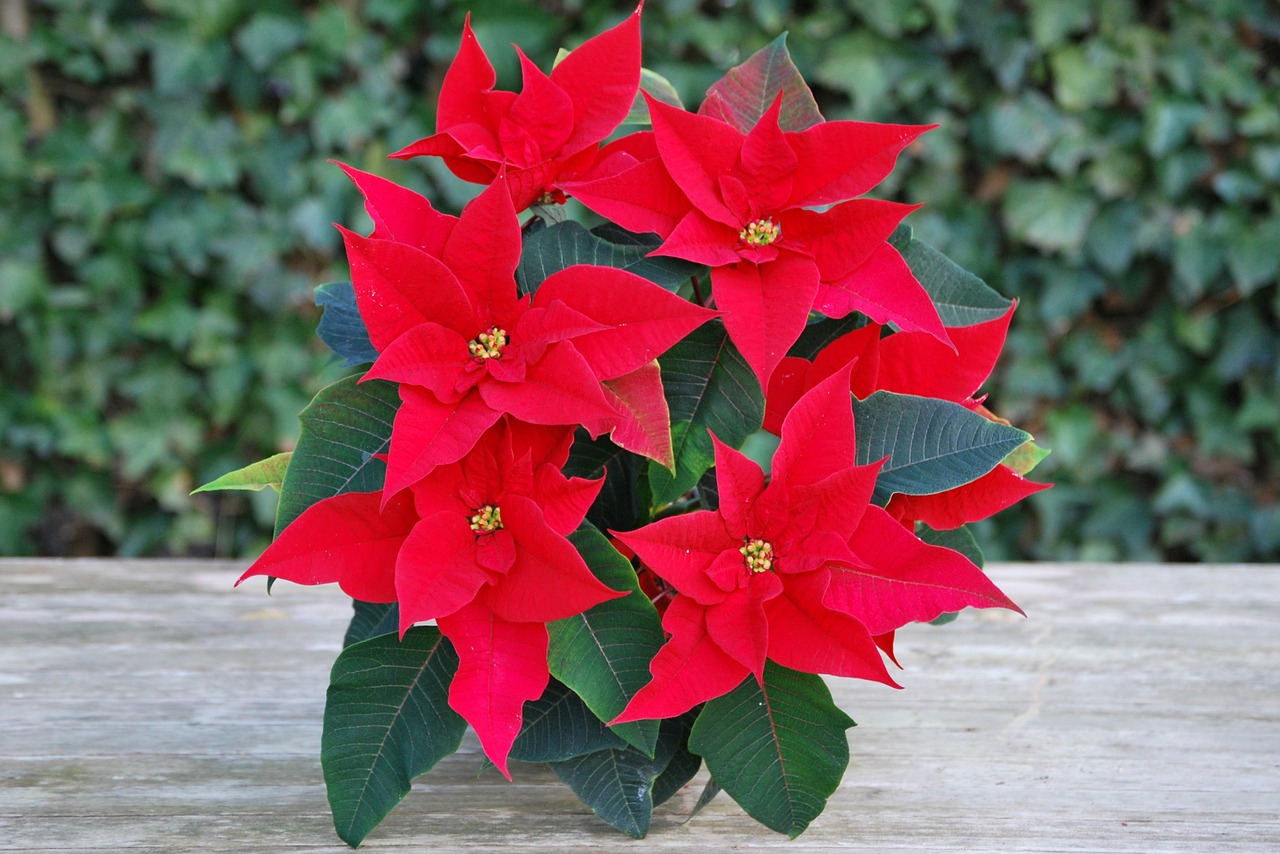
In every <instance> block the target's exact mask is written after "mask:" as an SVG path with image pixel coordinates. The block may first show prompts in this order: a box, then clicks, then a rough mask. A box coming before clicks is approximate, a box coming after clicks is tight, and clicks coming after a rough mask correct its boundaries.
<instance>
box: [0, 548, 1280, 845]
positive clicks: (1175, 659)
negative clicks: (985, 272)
mask: <svg viewBox="0 0 1280 854" xmlns="http://www.w3.org/2000/svg"><path fill="white" fill-rule="evenodd" d="M238 568H239V565H236V564H232V563H213V562H137V561H87V560H85V561H31V560H8V561H0V850H5V851H10V850H25V851H58V852H63V851H91V850H100V851H118V850H121V849H134V848H136V849H143V850H153V851H236V852H280V851H316V852H319V851H332V852H340V851H344V850H348V849H346V848H345V846H344V845H342V843H341V842H339V841H338V839H337V838H336V837H335V836H334V835H333V830H332V827H331V825H330V820H329V813H328V807H327V804H326V801H325V793H324V784H323V781H322V778H321V773H320V765H319V758H318V752H319V741H320V719H321V710H322V707H323V703H324V693H325V687H326V683H327V677H328V670H329V667H330V665H331V663H332V661H333V658H334V656H335V654H336V652H337V649H338V646H339V643H340V640H341V637H342V632H343V629H344V628H345V625H346V621H347V616H348V611H349V605H348V603H347V601H345V600H344V599H343V598H342V596H341V594H340V593H339V592H338V591H337V590H335V589H308V588H299V587H295V586H292V585H289V584H281V585H280V586H279V587H277V588H276V593H275V594H274V595H273V596H272V597H270V598H268V597H267V596H265V595H264V594H263V592H262V589H261V587H259V586H256V585H255V586H253V587H251V588H245V589H239V590H232V589H231V582H232V581H233V580H234V579H235V578H236V576H237V570H238ZM989 569H990V573H991V575H992V576H993V577H994V579H995V580H996V581H997V582H998V583H999V584H1001V585H1002V586H1003V587H1004V589H1005V591H1006V592H1008V593H1009V594H1010V595H1011V596H1012V597H1013V598H1014V599H1015V600H1016V601H1018V602H1019V603H1020V604H1021V605H1022V606H1023V607H1024V608H1025V609H1026V611H1027V613H1028V614H1029V615H1030V617H1029V619H1025V620H1024V619H1023V618H1021V617H1018V616H1016V615H1014V614H1010V613H1004V612H992V611H986V612H967V613H965V614H964V615H962V616H961V618H960V619H959V620H958V621H957V622H956V623H953V624H952V625H950V626H947V627H945V628H934V627H931V626H916V627H912V628H910V629H907V630H904V631H903V632H902V633H901V634H900V639H899V651H900V658H901V661H902V663H903V664H904V665H905V667H906V670H905V671H904V672H903V673H901V674H899V677H898V678H899V681H901V682H902V683H903V684H904V685H905V686H906V690H904V691H894V690H892V689H889V688H885V687H883V686H879V685H871V684H861V683H857V682H853V681H848V680H833V689H834V691H835V693H836V698H837V701H838V702H839V703H840V705H841V706H842V707H843V708H845V709H846V710H847V711H849V712H850V713H851V714H852V715H853V716H854V717H855V718H856V719H857V721H858V723H859V724H860V726H859V727H858V728H857V729H854V730H851V731H850V738H851V746H852V753H853V759H852V762H851V764H850V768H849V771H848V772H847V774H846V775H845V779H844V783H843V785H842V786H841V788H840V790H839V791H838V792H836V794H835V795H834V796H833V797H832V799H831V802H830V804H829V805H828V807H827V811H826V813H825V814H824V815H823V816H822V817H821V818H819V819H818V820H817V821H816V822H814V824H813V825H812V827H811V828H810V829H809V831H808V832H807V833H805V834H804V835H803V836H801V837H800V838H799V839H798V840H796V841H794V842H788V841H787V840H786V839H785V838H783V837H780V836H777V835H775V834H773V833H771V832H769V831H767V830H765V829H763V828H761V827H759V826H758V825H756V824H754V823H753V822H752V821H751V820H750V819H748V818H747V817H746V816H745V815H743V814H742V813H741V812H740V810H739V809H738V808H737V807H736V806H735V805H734V804H733V803H732V801H730V800H729V798H728V797H726V796H723V795H722V796H721V797H720V798H718V799H717V800H716V801H714V802H713V803H712V804H711V806H710V807H708V808H707V809H706V810H705V811H704V812H703V813H701V814H700V815H698V816H697V817H696V818H694V819H693V820H692V821H686V820H687V818H688V815H689V813H690V811H691V809H692V807H693V804H694V801H695V800H696V798H697V794H698V791H699V790H700V788H701V784H702V782H704V781H705V778H706V777H705V771H704V772H703V774H700V775H699V777H698V778H695V780H694V782H693V784H691V785H690V786H689V787H687V788H686V789H685V790H684V791H683V792H681V793H680V794H679V795H677V796H676V797H675V798H673V799H672V800H671V801H670V802H669V803H667V804H665V805H663V806H661V807H659V808H658V810H657V812H656V814H655V816H654V822H653V828H652V830H651V832H650V834H649V838H648V839H647V840H646V841H645V842H643V843H634V842H632V841H630V840H628V839H627V838H625V837H623V836H621V835H619V834H617V833H616V832H615V831H613V830H611V829H610V828H608V827H606V826H605V825H603V824H602V823H600V822H599V821H598V820H597V819H596V818H595V817H594V816H592V815H591V814H590V813H589V812H588V811H587V810H586V809H585V808H584V807H582V806H581V805H580V804H579V803H578V802H577V801H576V800H575V799H574V797H573V795H572V794H571V793H570V792H569V791H568V790H567V789H565V788H564V787H562V786H561V785H560V784H559V782H558V781H557V780H556V779H555V777H554V776H553V775H552V774H551V773H550V772H549V771H547V770H546V769H544V768H541V767H536V766H516V769H515V782H514V783H507V782H505V781H503V780H502V779H501V778H500V777H499V776H498V775H497V774H496V773H494V772H492V771H490V772H488V773H479V768H480V761H479V760H480V757H479V753H478V746H477V743H476V742H475V740H474V738H472V737H470V736H469V737H468V740H467V741H464V743H463V751H462V752H461V753H459V754H458V755H455V756H453V757H450V758H448V759H446V760H444V761H443V762H442V763H441V764H440V765H439V766H437V768H436V769H435V770H434V771H432V772H431V773H430V774H428V775H426V776H425V777H423V778H421V779H420V780H419V782H418V784H417V785H416V786H415V788H414V790H413V792H412V793H411V794H410V795H409V797H408V798H407V799H406V801H405V802H404V803H403V804H401V806H400V807H399V808H398V809H397V810H396V811H395V812H394V813H393V814H392V816H391V817H390V818H389V819H388V820H387V821H386V822H385V823H384V824H383V825H382V827H380V828H379V829H378V830H376V831H374V833H373V834H372V835H371V836H370V838H369V839H368V840H367V841H366V843H365V846H364V847H365V848H366V849H369V850H373V851H376V850H379V849H401V850H403V849H416V850H424V851H433V852H434V851H453V850H466V851H499V850H500V851H563V850H566V849H572V850H575V851H578V850H582V851H586V850H596V851H620V850H633V851H639V850H642V846H648V847H652V848H661V849H674V850H678V851H694V850H699V851H712V850H737V849H758V848H770V847H777V848H779V849H786V850H788V851H823V850H834V849H841V850H859V851H886V850H903V851H997V850H999V851H1005V852H1016V851H1039V852H1051V851H1098V852H1114V851H1132V852H1143V854H1153V852H1166V851H1180V852H1197V854H1199V852H1209V851H1248V852H1273V851H1280V614H1278V613H1277V611H1278V609H1280V567H1261V566H1255V567H1249V566H1140V565H1116V566H1099V565H1089V564H1078V565H1011V564H1004V565H996V566H993V567H990V568H989Z"/></svg>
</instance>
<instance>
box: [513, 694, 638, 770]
mask: <svg viewBox="0 0 1280 854" xmlns="http://www.w3.org/2000/svg"><path fill="white" fill-rule="evenodd" d="M618 747H626V742H624V741H623V740H622V739H621V738H619V737H618V736H616V735H614V734H613V733H612V732H610V731H609V728H608V727H607V726H605V725H604V722H603V721H601V720H600V719H599V718H598V717H596V716H595V715H594V714H592V713H591V710H590V709H588V708H587V704H586V703H584V702H582V698H580V697H579V696H578V695H577V694H575V693H573V691H571V690H569V688H568V687H567V686H566V685H565V684H564V683H563V682H561V681H560V680H558V679H552V680H551V682H550V683H549V684H548V685H547V690H546V691H544V692H543V694H542V696H541V697H539V698H538V699H536V700H530V701H529V702H527V703H525V704H524V722H523V723H522V724H521V726H520V735H519V736H517V737H516V740H515V744H513V745H512V746H511V758H512V759H518V760H520V761H521V762H562V761H564V760H567V759H573V758H576V757H578V756H585V755H586V754H588V753H595V752H597V751H600V750H610V749H613V748H618Z"/></svg>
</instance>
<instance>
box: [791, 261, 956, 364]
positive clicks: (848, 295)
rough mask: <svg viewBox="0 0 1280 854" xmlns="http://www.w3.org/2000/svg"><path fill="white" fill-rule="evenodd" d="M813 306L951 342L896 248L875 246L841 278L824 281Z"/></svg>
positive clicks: (823, 311)
mask: <svg viewBox="0 0 1280 854" xmlns="http://www.w3.org/2000/svg"><path fill="white" fill-rule="evenodd" d="M814 307H815V308H816V309H818V310H819V311H821V312H822V313H823V314H825V315H827V316H828V317H844V316H845V315H846V314H848V313H849V312H851V311H860V312H862V313H863V314H865V315H866V316H867V317H870V318H871V319H872V320H874V321H875V322H876V323H880V324H884V323H893V324H895V325H896V326H897V327H898V328H899V329H902V330H904V331H907V332H913V331H914V332H927V333H928V334H930V335H932V336H933V337H934V338H937V339H938V340H939V341H941V342H943V343H945V344H947V345H950V344H951V339H950V338H949V337H947V330H946V329H944V328H943V326H942V319H941V318H940V317H938V309H937V308H935V307H934V305H933V301H932V300H931V299H930V298H929V293H928V291H926V290H925V289H924V287H923V286H921V284H920V283H919V282H918V281H916V277H915V276H914V275H912V273H911V268H909V267H908V266H907V262H906V261H904V260H902V256H901V255H899V254H898V250H896V249H894V248H893V247H892V246H890V245H889V244H888V243H882V244H880V245H879V246H877V247H876V249H875V251H874V252H872V253H871V257H869V258H868V259H867V260H866V262H865V263H864V264H863V265H862V266H860V267H859V268H858V269H856V270H854V271H853V272H852V273H850V274H849V275H847V276H845V277H844V278H842V279H837V280H836V281H833V282H823V283H822V287H821V288H820V289H819V292H818V296H817V300H816V301H815V303H814Z"/></svg>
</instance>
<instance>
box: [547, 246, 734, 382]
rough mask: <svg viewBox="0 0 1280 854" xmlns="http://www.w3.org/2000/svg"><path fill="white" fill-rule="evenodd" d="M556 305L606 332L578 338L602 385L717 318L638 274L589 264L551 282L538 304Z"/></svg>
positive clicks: (555, 276) (576, 342)
mask: <svg viewBox="0 0 1280 854" xmlns="http://www.w3.org/2000/svg"><path fill="white" fill-rule="evenodd" d="M552 300H560V301H562V302H563V303H564V304H565V305H567V306H568V307H569V308H572V309H574V310H575V311H577V312H580V313H581V314H583V315H585V316H586V317H589V318H590V319H591V320H593V321H595V322H596V323H598V324H600V326H601V327H603V328H602V329H601V330H600V331H598V332H591V333H589V334H585V335H581V336H578V337H575V338H574V339H573V346H574V349H575V350H577V351H578V352H579V353H580V354H582V358H584V359H586V360H587V364H589V365H590V366H591V369H592V370H593V371H595V374H596V376H597V377H599V378H600V379H602V380H611V379H615V378H617V377H621V376H623V375H625V374H629V373H631V372H632V371H636V370H639V369H640V368H642V367H644V366H645V365H647V364H648V363H649V362H652V361H653V360H654V359H656V358H657V357H658V356H660V355H662V354H663V353H665V352H666V351H667V350H668V349H670V348H671V347H672V346H673V345H674V344H675V343H676V342H678V341H680V340H681V339H682V338H684V337H685V336H686V335H688V334H689V333H690V332H692V331H693V330H694V329H696V328H698V327H699V326H701V325H702V324H703V323H705V322H707V321H708V320H710V319H711V318H713V317H715V316H716V314H717V312H714V311H710V310H709V309H705V308H703V307H702V306H698V305H694V304H693V303H691V302H689V301H687V300H683V299H681V298H680V297H678V296H676V295H675V294H673V293H671V292H670V291H667V290H665V289H663V288H661V287H659V286H658V285H655V284H654V283H653V282H650V281H648V280H647V279H643V278H641V277H640V276H637V275H635V274H634V273H628V272H627V271H625V270H615V269H613V268H612V267H595V266H589V265H585V264H579V265H575V266H573V267H569V268H568V269H565V270H561V271H560V272H558V273H554V274H552V275H551V276H549V277H547V280H546V281H545V282H543V283H542V286H541V287H540V288H538V292H537V294H535V295H534V304H535V305H537V306H544V305H547V304H548V303H549V302H550V301H552Z"/></svg>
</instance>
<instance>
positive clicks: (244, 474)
mask: <svg viewBox="0 0 1280 854" xmlns="http://www.w3.org/2000/svg"><path fill="white" fill-rule="evenodd" d="M292 456H293V454H292V453H290V452H288V451H286V452H285V453H283V454H276V455H275V456H274V457H267V458H266V459H265V460H258V462H256V463H250V464H249V465H247V466H245V467H244V468H242V469H236V470H235V471H231V472H227V473H226V474H224V475H223V476H222V477H220V478H218V479H217V480H211V481H209V482H208V483H206V484H205V485H204V486H201V487H199V488H197V489H194V490H192V492H191V494H192V495H195V494H196V493H197V492H213V491H214V490H219V489H248V490H252V491H253V492H258V491H260V490H262V489H263V488H265V487H268V486H269V487H271V488H272V489H274V490H275V491H276V492H279V491H280V483H281V482H282V481H283V480H284V473H285V470H286V469H288V468H289V458H290V457H292Z"/></svg>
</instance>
